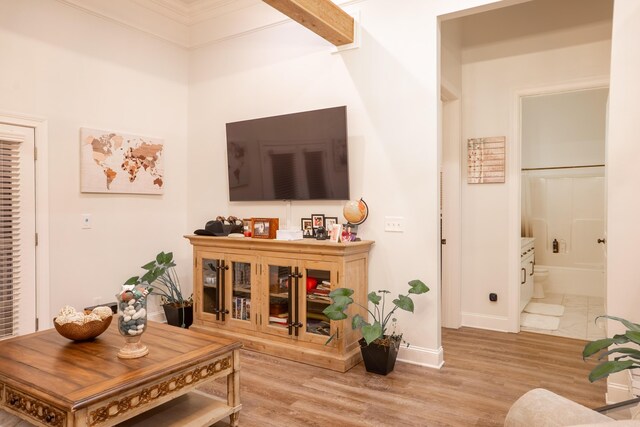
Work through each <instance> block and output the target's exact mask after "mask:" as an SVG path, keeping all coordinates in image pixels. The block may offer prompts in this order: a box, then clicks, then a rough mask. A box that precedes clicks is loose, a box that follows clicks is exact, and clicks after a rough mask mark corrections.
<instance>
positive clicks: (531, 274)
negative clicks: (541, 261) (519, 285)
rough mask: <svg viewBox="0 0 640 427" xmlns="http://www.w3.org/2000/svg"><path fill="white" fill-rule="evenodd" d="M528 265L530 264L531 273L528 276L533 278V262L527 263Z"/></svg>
mask: <svg viewBox="0 0 640 427" xmlns="http://www.w3.org/2000/svg"><path fill="white" fill-rule="evenodd" d="M529 264H531V273H529V276H533V267H534V266H535V264H534V263H533V261H529Z"/></svg>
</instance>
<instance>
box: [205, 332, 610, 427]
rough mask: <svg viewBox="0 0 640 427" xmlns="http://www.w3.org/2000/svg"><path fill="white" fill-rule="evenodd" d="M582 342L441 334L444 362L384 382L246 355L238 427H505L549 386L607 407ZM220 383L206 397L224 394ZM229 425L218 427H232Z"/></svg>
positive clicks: (402, 366)
mask: <svg viewBox="0 0 640 427" xmlns="http://www.w3.org/2000/svg"><path fill="white" fill-rule="evenodd" d="M584 344H585V341H581V340H575V339H570V338H562V337H554V336H549V335H540V334H535V333H527V332H523V333H520V334H507V333H501V332H492V331H485V330H479V329H472V328H461V329H459V330H453V329H444V330H443V348H444V352H445V355H444V358H445V365H444V367H443V368H442V369H440V370H438V369H430V368H423V367H420V366H415V365H411V364H407V363H401V362H398V363H397V364H396V367H395V370H394V371H393V372H392V373H391V374H389V375H388V376H386V377H384V376H379V375H375V374H369V373H367V372H366V371H365V369H364V366H363V365H362V364H359V365H357V366H355V367H354V368H352V369H351V370H350V371H349V372H347V373H344V374H341V373H337V372H333V371H329V370H327V369H322V368H316V367H313V366H309V365H305V364H302V363H296V362H291V361H286V360H280V359H277V358H275V357H271V356H266V355H263V354H259V353H255V352H251V351H246V350H243V351H242V353H241V365H242V368H241V369H242V370H241V380H240V382H241V402H242V405H243V409H242V411H241V412H240V425H241V426H260V427H269V426H274V427H275V426H278V427H283V426H323V427H324V426H332V425H333V426H502V425H503V422H504V418H505V416H506V414H507V411H508V410H509V407H510V406H511V404H512V403H513V402H514V401H515V400H516V399H517V398H518V397H519V396H521V395H522V394H524V393H525V392H526V391H528V390H530V389H532V388H536V387H543V388H547V389H549V390H551V391H554V392H556V393H558V394H561V395H563V396H565V397H567V398H569V399H571V400H575V401H576V402H578V403H581V404H583V405H585V406H588V407H591V408H595V407H598V406H603V405H604V404H605V401H604V394H605V391H606V385H605V382H604V381H599V382H597V383H594V384H591V383H589V381H588V380H587V375H588V372H589V371H590V369H591V367H592V366H593V363H587V362H584V361H583V360H582V357H581V353H582V348H583V347H584ZM225 390H226V387H225V385H224V384H214V385H212V386H207V387H206V388H204V389H203V391H207V392H211V393H213V394H216V395H219V396H221V397H223V396H225V394H224V392H225ZM227 425H228V424H227V423H225V422H219V423H217V424H215V426H216V427H222V426H227Z"/></svg>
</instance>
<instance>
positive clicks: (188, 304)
mask: <svg viewBox="0 0 640 427" xmlns="http://www.w3.org/2000/svg"><path fill="white" fill-rule="evenodd" d="M175 266H176V264H175V262H173V252H169V253H165V252H160V253H159V254H158V255H156V258H155V259H154V260H153V261H150V262H148V263H146V264H145V265H143V266H142V268H143V269H144V270H146V273H144V274H143V275H142V276H133V277H131V278H130V279H129V280H127V281H126V282H125V285H139V284H147V285H154V287H152V288H149V291H150V292H151V293H156V294H159V295H161V296H162V302H163V304H162V308H163V309H164V314H165V317H166V318H167V323H168V324H170V325H173V326H180V327H181V328H188V327H189V326H191V324H192V323H193V300H192V298H191V297H189V298H184V296H183V295H182V289H181V287H180V279H178V275H177V274H176V271H175V268H174V267H175Z"/></svg>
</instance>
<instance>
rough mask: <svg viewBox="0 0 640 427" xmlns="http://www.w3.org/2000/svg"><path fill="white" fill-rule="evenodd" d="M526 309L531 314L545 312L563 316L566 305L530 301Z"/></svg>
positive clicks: (550, 314)
mask: <svg viewBox="0 0 640 427" xmlns="http://www.w3.org/2000/svg"><path fill="white" fill-rule="evenodd" d="M524 311H526V312H527V313H531V314H544V315H545V316H562V315H563V314H564V306H563V305H559V304H545V303H543V302H530V303H529V304H527V306H526V307H525V308H524Z"/></svg>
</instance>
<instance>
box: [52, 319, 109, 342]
mask: <svg viewBox="0 0 640 427" xmlns="http://www.w3.org/2000/svg"><path fill="white" fill-rule="evenodd" d="M112 319H113V316H109V317H107V318H106V319H103V320H92V321H91V322H87V323H85V324H84V325H78V324H77V323H65V324H64V325H59V324H57V323H56V318H54V319H53V325H54V326H55V327H56V331H58V333H59V334H60V335H62V336H63V337H65V338H68V339H70V340H73V341H87V340H92V339H94V338H95V337H97V336H98V335H100V334H101V333H103V332H104V331H106V330H107V328H108V327H109V325H110V324H111V320H112Z"/></svg>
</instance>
